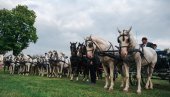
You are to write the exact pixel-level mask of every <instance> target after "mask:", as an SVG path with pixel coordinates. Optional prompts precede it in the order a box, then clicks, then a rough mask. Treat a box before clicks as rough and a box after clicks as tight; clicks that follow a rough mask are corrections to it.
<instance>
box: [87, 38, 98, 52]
mask: <svg viewBox="0 0 170 97" xmlns="http://www.w3.org/2000/svg"><path fill="white" fill-rule="evenodd" d="M88 42H90V43H91V46H90V48H92V47H93V49H91V50H87V49H86V52H92V53H93V55H94V54H95V51H96V49H97V48H98V50H99V51H100V49H99V48H100V47H98V46H97V44H96V43H95V42H94V41H93V40H92V38H91V36H90V38H89V39H88V40H86V41H85V46H86V47H89V45H87V43H88ZM93 44H94V45H95V46H96V49H95V48H94V46H93Z"/></svg>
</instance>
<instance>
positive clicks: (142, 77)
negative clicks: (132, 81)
mask: <svg viewBox="0 0 170 97" xmlns="http://www.w3.org/2000/svg"><path fill="white" fill-rule="evenodd" d="M141 79H142V83H141V84H142V85H143V86H144V85H145V84H146V82H147V74H145V73H142V74H141Z"/></svg>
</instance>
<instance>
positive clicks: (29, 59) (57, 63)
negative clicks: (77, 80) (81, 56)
mask: <svg viewBox="0 0 170 97" xmlns="http://www.w3.org/2000/svg"><path fill="white" fill-rule="evenodd" d="M70 66H71V64H70V62H69V60H68V58H67V56H66V55H65V54H64V53H62V52H60V53H58V52H57V51H55V50H54V51H49V52H48V53H45V55H44V56H30V55H25V54H19V55H18V56H14V55H9V56H7V57H4V72H5V71H6V69H7V68H8V69H9V72H10V74H20V75H21V74H22V75H29V74H32V75H40V76H45V75H46V76H47V77H62V76H63V75H66V76H69V73H70V70H71V69H70Z"/></svg>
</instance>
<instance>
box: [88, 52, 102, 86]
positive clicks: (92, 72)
mask: <svg viewBox="0 0 170 97" xmlns="http://www.w3.org/2000/svg"><path fill="white" fill-rule="evenodd" d="M88 64H89V68H90V77H91V83H92V84H96V71H97V67H98V66H99V64H100V59H99V57H98V56H97V55H95V56H94V57H93V58H91V59H88Z"/></svg>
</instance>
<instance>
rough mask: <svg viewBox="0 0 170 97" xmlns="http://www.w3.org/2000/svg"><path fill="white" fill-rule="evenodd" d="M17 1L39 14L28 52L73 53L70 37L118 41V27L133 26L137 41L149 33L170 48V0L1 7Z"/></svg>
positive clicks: (1, 2) (64, 0) (52, 1)
mask: <svg viewBox="0 0 170 97" xmlns="http://www.w3.org/2000/svg"><path fill="white" fill-rule="evenodd" d="M18 4H21V5H27V6H28V7H29V9H31V10H34V11H35V12H36V15H37V18H36V22H35V27H36V28H37V34H38V37H39V39H38V41H37V43H36V44H31V45H30V47H28V48H27V49H26V50H24V53H27V54H42V53H44V52H47V51H49V50H57V51H63V52H65V53H67V54H70V51H69V46H70V41H71V42H76V41H83V38H84V37H86V36H89V35H91V34H92V35H97V36H100V37H103V38H104V39H106V40H109V41H111V42H112V43H113V44H114V45H117V36H118V32H117V27H119V28H120V29H124V28H129V27H130V26H132V31H133V32H134V33H135V37H136V38H137V40H138V43H140V42H141V37H143V36H146V37H148V39H149V41H151V42H153V43H156V44H157V45H158V48H160V49H164V48H170V10H169V9H170V0H0V9H2V8H6V9H12V8H14V7H15V6H17V5H18Z"/></svg>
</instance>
